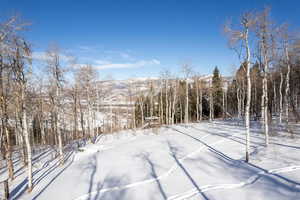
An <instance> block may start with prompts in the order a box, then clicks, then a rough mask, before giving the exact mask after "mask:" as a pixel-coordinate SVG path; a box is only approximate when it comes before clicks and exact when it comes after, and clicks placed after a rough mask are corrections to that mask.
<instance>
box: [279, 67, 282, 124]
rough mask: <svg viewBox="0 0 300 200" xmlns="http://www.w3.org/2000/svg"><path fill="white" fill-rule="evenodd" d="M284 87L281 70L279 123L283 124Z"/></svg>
mask: <svg viewBox="0 0 300 200" xmlns="http://www.w3.org/2000/svg"><path fill="white" fill-rule="evenodd" d="M282 85H283V74H282V71H281V70H280V85H279V123H280V124H281V123H282V113H283V109H282V107H283V106H282V101H283V98H282Z"/></svg>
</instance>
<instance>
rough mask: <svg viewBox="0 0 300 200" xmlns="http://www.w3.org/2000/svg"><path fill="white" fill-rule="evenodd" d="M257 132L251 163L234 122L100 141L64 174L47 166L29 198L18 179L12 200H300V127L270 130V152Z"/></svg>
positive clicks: (72, 157)
mask: <svg viewBox="0 0 300 200" xmlns="http://www.w3.org/2000/svg"><path fill="white" fill-rule="evenodd" d="M254 127H256V128H253V129H252V132H251V140H252V142H251V144H252V146H251V162H250V164H248V163H245V162H244V161H243V160H244V150H245V140H244V138H245V134H244V132H245V130H244V128H243V126H242V124H239V123H237V122H235V121H233V122H231V121H227V122H224V121H215V122H214V123H208V122H203V123H197V124H187V125H174V126H168V127H167V126H165V127H162V128H160V129H146V130H137V131H122V132H119V133H117V134H113V135H112V134H107V135H102V136H100V137H99V138H98V139H97V143H96V144H88V145H86V146H85V147H82V148H81V150H80V151H77V152H75V151H69V153H68V154H67V156H68V159H67V161H66V163H65V165H64V166H63V167H59V166H57V164H56V163H55V160H53V161H51V162H48V164H47V162H46V161H45V160H42V161H41V165H40V166H39V167H37V168H36V169H35V172H34V184H35V188H34V189H33V191H32V193H31V194H28V193H26V192H24V191H25V183H26V179H24V174H23V173H20V174H19V175H18V177H17V178H16V180H15V181H14V182H13V185H12V187H11V188H12V193H11V194H12V199H18V198H20V199H24V200H27V199H41V200H50V199H64V200H69V199H70V200H75V199H76V200H87V199H114V200H115V199H126V200H129V199H130V200H134V199H138V200H140V199H143V200H148V199H149V200H150V199H151V200H155V199H169V200H171V199H210V200H212V199H222V200H226V199H228V200H232V199H239V200H243V199H247V200H248V199H253V200H257V199H270V200H275V199H278V200H284V199H291V200H295V199H300V160H299V155H300V153H299V152H300V140H299V139H300V138H299V133H300V131H299V130H300V129H299V127H296V126H295V130H296V132H295V133H296V134H294V135H293V138H291V136H290V135H287V134H286V133H284V132H283V131H282V130H281V127H276V129H275V128H273V129H272V137H271V138H270V146H269V147H268V148H265V146H264V136H263V135H262V134H261V131H260V129H259V127H258V126H257V125H256V124H254ZM45 163H46V164H45Z"/></svg>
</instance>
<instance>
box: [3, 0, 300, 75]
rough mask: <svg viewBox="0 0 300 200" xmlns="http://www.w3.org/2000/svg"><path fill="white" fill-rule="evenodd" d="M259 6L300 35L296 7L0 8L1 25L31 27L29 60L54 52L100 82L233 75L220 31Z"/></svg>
mask: <svg viewBox="0 0 300 200" xmlns="http://www.w3.org/2000/svg"><path fill="white" fill-rule="evenodd" d="M264 6H270V7H271V9H272V10H271V15H272V17H273V19H274V20H275V21H277V22H279V23H283V22H288V23H290V24H292V25H293V26H295V27H297V26H298V27H300V20H299V19H300V12H299V8H300V1H297V0H273V1H271V0H240V1H239V0H227V1H225V0H207V1H205V0H51V1H50V0H0V13H1V16H0V19H5V18H7V17H8V16H10V15H12V14H15V13H18V14H20V15H21V17H22V19H23V20H25V21H29V22H31V24H32V25H31V26H30V27H29V28H28V30H27V31H26V32H25V33H24V35H25V37H26V38H27V39H28V40H29V41H30V43H31V44H32V48H33V57H34V58H35V59H37V60H39V59H43V57H44V52H45V51H46V49H47V48H48V46H49V45H51V44H57V45H59V47H60V49H61V55H62V58H63V60H66V61H68V59H69V58H70V57H76V63H77V64H78V65H82V64H91V65H92V66H93V67H95V69H97V70H98V73H99V75H100V76H101V77H102V78H105V77H112V78H114V79H127V78H132V77H133V78H134V77H157V76H159V75H160V74H161V72H162V71H165V70H169V71H170V72H172V73H173V74H175V75H180V72H181V70H180V66H181V65H182V64H183V63H188V64H190V65H191V66H192V68H193V71H195V72H197V73H200V74H203V75H206V74H211V73H212V70H213V68H214V67H215V66H218V68H219V69H220V71H221V73H222V74H223V75H231V74H232V73H233V71H234V69H235V67H236V66H237V65H238V60H237V56H236V54H235V52H234V51H232V50H230V49H229V48H228V43H227V38H226V36H225V35H224V33H223V31H222V29H223V25H224V23H225V22H226V20H227V19H232V20H233V21H234V22H236V21H237V20H238V18H239V16H240V15H241V14H242V13H243V12H245V11H249V10H250V11H251V10H259V9H262V8H263V7H264Z"/></svg>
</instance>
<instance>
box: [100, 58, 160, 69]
mask: <svg viewBox="0 0 300 200" xmlns="http://www.w3.org/2000/svg"><path fill="white" fill-rule="evenodd" d="M159 64H160V61H159V60H156V59H152V60H140V61H137V62H132V63H108V64H102V65H101V64H100V65H99V64H98V65H94V67H95V68H96V69H100V70H102V69H124V68H139V67H144V66H147V65H159Z"/></svg>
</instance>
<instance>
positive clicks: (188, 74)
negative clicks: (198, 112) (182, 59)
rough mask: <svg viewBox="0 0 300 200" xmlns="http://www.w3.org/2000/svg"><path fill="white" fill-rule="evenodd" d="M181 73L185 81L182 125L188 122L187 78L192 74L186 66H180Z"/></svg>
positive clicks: (190, 69)
mask: <svg viewBox="0 0 300 200" xmlns="http://www.w3.org/2000/svg"><path fill="white" fill-rule="evenodd" d="M182 72H183V75H184V80H185V114H184V123H188V122H189V78H190V76H191V73H192V68H191V67H190V65H188V64H183V65H182Z"/></svg>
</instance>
